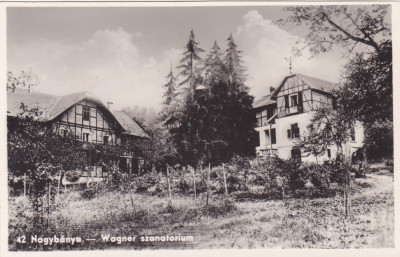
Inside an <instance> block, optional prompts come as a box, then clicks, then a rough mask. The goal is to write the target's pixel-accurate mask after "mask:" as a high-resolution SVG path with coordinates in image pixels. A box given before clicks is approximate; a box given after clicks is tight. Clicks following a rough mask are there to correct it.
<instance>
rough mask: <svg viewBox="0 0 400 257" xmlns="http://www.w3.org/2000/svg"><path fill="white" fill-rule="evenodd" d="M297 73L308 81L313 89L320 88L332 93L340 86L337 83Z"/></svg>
mask: <svg viewBox="0 0 400 257" xmlns="http://www.w3.org/2000/svg"><path fill="white" fill-rule="evenodd" d="M296 75H297V77H299V78H300V79H302V80H303V81H304V82H306V84H307V85H309V86H310V87H311V88H312V89H318V90H321V91H324V92H328V93H331V92H332V91H333V90H334V89H336V88H337V87H338V85H337V84H334V83H331V82H328V81H325V80H322V79H317V78H313V77H310V76H306V75H303V74H296Z"/></svg>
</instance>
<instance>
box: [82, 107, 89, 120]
mask: <svg viewBox="0 0 400 257" xmlns="http://www.w3.org/2000/svg"><path fill="white" fill-rule="evenodd" d="M89 118H90V107H89V106H83V120H89Z"/></svg>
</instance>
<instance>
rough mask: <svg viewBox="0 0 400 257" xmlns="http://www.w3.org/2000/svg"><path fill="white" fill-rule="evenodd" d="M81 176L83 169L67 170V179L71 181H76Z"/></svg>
mask: <svg viewBox="0 0 400 257" xmlns="http://www.w3.org/2000/svg"><path fill="white" fill-rule="evenodd" d="M80 177H81V171H78V170H70V171H66V172H65V179H66V180H67V181H69V182H72V183H73V182H76V181H78V179H79V178H80Z"/></svg>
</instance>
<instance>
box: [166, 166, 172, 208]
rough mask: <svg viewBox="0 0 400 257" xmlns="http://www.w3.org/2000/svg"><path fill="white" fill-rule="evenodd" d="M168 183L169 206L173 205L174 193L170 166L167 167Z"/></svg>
mask: <svg viewBox="0 0 400 257" xmlns="http://www.w3.org/2000/svg"><path fill="white" fill-rule="evenodd" d="M167 183H168V198H169V202H168V204H169V205H171V200H172V193H171V182H170V177H169V166H167Z"/></svg>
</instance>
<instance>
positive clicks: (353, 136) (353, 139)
mask: <svg viewBox="0 0 400 257" xmlns="http://www.w3.org/2000/svg"><path fill="white" fill-rule="evenodd" d="M350 135H351V141H356V130H355V129H354V127H351V129H350Z"/></svg>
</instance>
